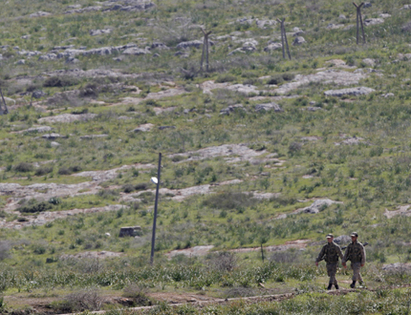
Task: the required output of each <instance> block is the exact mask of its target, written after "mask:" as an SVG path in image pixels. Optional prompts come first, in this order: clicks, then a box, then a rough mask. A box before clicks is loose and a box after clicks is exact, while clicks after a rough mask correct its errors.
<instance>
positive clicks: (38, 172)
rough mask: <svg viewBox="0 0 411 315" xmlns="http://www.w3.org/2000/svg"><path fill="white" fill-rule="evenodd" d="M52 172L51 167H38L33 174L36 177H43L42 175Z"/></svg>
mask: <svg viewBox="0 0 411 315" xmlns="http://www.w3.org/2000/svg"><path fill="white" fill-rule="evenodd" d="M52 171H53V167H50V166H42V167H39V168H38V169H36V172H35V174H36V176H43V175H46V174H49V173H51V172H52Z"/></svg>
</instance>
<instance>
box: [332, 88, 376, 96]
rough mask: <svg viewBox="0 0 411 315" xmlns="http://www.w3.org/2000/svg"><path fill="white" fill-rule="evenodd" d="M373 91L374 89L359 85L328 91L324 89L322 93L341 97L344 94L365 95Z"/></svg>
mask: <svg viewBox="0 0 411 315" xmlns="http://www.w3.org/2000/svg"><path fill="white" fill-rule="evenodd" d="M373 92H375V90H374V89H371V88H368V87H364V86H361V87H356V88H348V89H341V90H329V91H325V92H324V95H325V96H336V97H341V96H345V95H352V96H358V95H367V94H370V93H373Z"/></svg>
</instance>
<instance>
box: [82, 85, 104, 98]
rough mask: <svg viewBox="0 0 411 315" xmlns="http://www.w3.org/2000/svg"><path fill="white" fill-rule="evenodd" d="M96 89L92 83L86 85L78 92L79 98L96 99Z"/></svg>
mask: <svg viewBox="0 0 411 315" xmlns="http://www.w3.org/2000/svg"><path fill="white" fill-rule="evenodd" d="M98 92H99V91H98V87H97V85H96V84H94V83H89V84H87V85H86V86H85V87H84V89H81V90H80V94H79V95H80V97H90V98H97V97H98Z"/></svg>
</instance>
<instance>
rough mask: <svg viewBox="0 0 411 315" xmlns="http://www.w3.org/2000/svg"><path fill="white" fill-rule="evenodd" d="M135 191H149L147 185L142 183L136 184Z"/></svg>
mask: <svg viewBox="0 0 411 315" xmlns="http://www.w3.org/2000/svg"><path fill="white" fill-rule="evenodd" d="M134 189H135V190H146V189H147V184H144V183H140V184H136V185H135V186H134Z"/></svg>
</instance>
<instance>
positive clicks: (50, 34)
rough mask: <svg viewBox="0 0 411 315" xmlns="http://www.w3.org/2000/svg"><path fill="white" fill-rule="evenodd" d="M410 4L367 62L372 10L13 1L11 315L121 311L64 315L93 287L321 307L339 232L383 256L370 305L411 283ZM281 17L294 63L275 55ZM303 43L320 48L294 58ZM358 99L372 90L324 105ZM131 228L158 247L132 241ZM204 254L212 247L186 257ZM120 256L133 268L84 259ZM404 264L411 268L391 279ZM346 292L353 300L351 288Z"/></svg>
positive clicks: (4, 122) (2, 228) (2, 160)
mask: <svg viewBox="0 0 411 315" xmlns="http://www.w3.org/2000/svg"><path fill="white" fill-rule="evenodd" d="M408 4H409V3H408V2H407V1H402V0H401V1H394V2H393V1H388V0H387V1H384V0H382V1H371V3H368V4H366V5H365V7H364V8H363V10H362V13H363V19H364V21H365V24H366V26H365V34H366V44H365V45H362V44H361V45H356V28H355V23H356V16H355V12H356V11H355V8H354V6H353V5H352V3H351V2H348V1H341V0H337V1H333V2H330V1H323V0H308V1H297V0H291V1H282V0H275V1H273V0H270V1H268V0H267V1H264V0H255V1H252V0H250V1H225V0H224V1H173V0H161V1H156V2H155V3H151V2H148V1H146V2H142V1H132V0H123V1H121V0H118V1H107V2H98V3H97V2H94V1H75V2H70V1H40V0H32V1H27V0H19V1H17V0H9V1H7V2H6V3H5V4H3V6H2V10H1V12H0V30H1V32H0V54H1V58H0V64H1V67H0V68H1V69H0V87H1V89H2V91H3V94H4V96H5V97H6V104H7V106H8V110H9V112H8V114H5V115H2V116H0V126H1V128H0V207H1V209H0V260H1V261H0V265H1V268H0V291H1V292H3V293H2V294H3V295H4V296H5V297H4V301H5V302H4V304H5V305H3V306H2V303H0V309H1V308H3V310H4V312H6V311H8V312H11V310H12V309H25V308H27V307H28V308H29V309H31V311H33V309H36V307H37V308H38V310H40V312H43V313H47V312H48V311H47V310H46V309H45V308H44V306H45V305H46V304H47V305H52V306H50V307H52V311H51V313H53V312H54V314H55V313H69V312H70V311H82V310H84V309H86V308H89V309H97V308H102V309H108V308H116V307H117V306H118V305H117V304H116V303H117V302H112V303H111V304H110V305H107V304H104V305H103V306H101V305H100V306H96V305H94V306H88V307H84V306H83V307H80V306H78V305H75V303H74V302H73V303H74V304H70V305H68V304H67V305H66V304H64V303H66V302H67V300H70V301H73V300H75V299H74V297H73V296H69V295H68V294H70V293H71V292H77V291H78V290H80V289H85V288H93V290H97V288H98V289H100V290H101V291H99V293H98V294H100V295H107V296H110V297H113V296H120V295H122V294H123V295H124V294H125V295H127V294H126V293H124V292H127V288H130V286H137V287H138V289H135V290H134V291H133V292H134V293H133V294H134V295H136V294H142V295H147V296H151V297H152V298H153V296H152V295H153V294H158V293H159V292H170V291H173V290H177V291H178V293H181V294H183V295H184V294H186V295H187V294H193V293H198V292H200V293H201V294H202V295H204V296H207V297H214V298H215V297H223V298H225V297H237V296H249V295H258V294H276V293H284V292H294V291H295V290H296V289H297V291H298V290H299V291H298V292H302V294H306V292H311V291H314V292H317V293H318V292H319V291H322V290H323V289H324V283H326V281H327V279H326V270H325V268H324V266H321V267H320V268H315V265H314V263H313V261H314V259H315V257H316V255H317V254H318V251H319V248H320V245H322V244H323V242H324V237H325V235H326V234H327V233H330V232H331V233H334V234H335V235H336V236H341V235H349V234H350V233H351V232H352V231H358V233H359V234H360V241H362V242H369V243H370V245H368V246H367V248H366V249H367V254H368V255H367V259H368V263H367V265H366V267H365V269H364V275H365V280H366V283H367V286H368V287H370V288H380V287H381V286H385V285H388V284H393V283H407V282H408V281H409V272H408V269H407V268H408V264H407V263H409V261H410V260H411V255H410V253H411V248H410V243H409V242H408V239H409V238H410V234H411V232H410V229H409V228H408V227H409V224H410V222H411V219H410V218H409V216H410V214H411V210H410V211H408V206H409V194H410V192H411V177H410V174H409V171H410V167H411V162H410V161H411V155H410V151H411V146H410V141H409V134H410V132H411V126H410V122H409V121H410V113H411V109H410V108H411V107H410V105H411V104H410V102H411V101H410V97H411V93H410V82H411V81H410V79H411V78H410V76H409V73H410V70H411V64H410V61H409V60H410V59H411V46H410V44H409V43H410V39H411V31H410V30H411V27H410V25H409V23H411V18H410V14H411V10H410V9H408V6H407V5H408ZM282 18H286V20H285V21H286V24H285V27H286V31H287V37H288V40H289V44H290V51H291V57H292V59H291V60H289V59H285V60H284V59H283V58H282V52H281V48H280V49H275V48H273V47H277V48H278V47H279V46H278V45H277V46H275V45H274V46H273V44H275V43H277V44H278V43H281V37H280V28H279V25H278V23H277V22H276V20H277V19H282ZM201 29H204V30H207V31H211V32H212V33H211V35H210V41H211V43H210V52H209V57H210V69H209V71H201V69H200V60H201V56H202V40H203V38H202V34H203V33H202V31H201ZM298 37H303V39H304V40H305V43H303V44H301V45H297V44H296V45H294V44H293V42H294V40H295V39H296V38H298ZM196 40H197V41H199V42H193V41H196ZM181 43H183V44H181ZM183 46H184V47H187V48H181V47H183ZM204 68H205V65H204ZM358 87H364V88H370V89H372V90H367V89H362V90H361V91H365V90H367V93H366V94H362V95H359V94H355V93H358V91H354V92H353V91H351V92H350V93H348V92H347V93H348V94H344V92H339V94H338V93H331V94H332V95H334V96H328V95H329V94H328V92H327V93H325V92H326V91H330V90H341V89H347V88H358ZM261 104H263V105H264V106H259V105H261ZM2 105H3V104H2ZM261 107H263V109H261ZM264 108H265V109H264ZM160 152H161V153H162V154H163V163H162V174H161V185H160V187H161V188H162V189H163V190H161V195H160V201H159V215H158V221H157V223H158V231H157V240H156V255H155V265H154V266H153V267H150V266H149V263H148V262H149V255H150V246H151V232H152V231H151V229H152V221H153V206H154V194H155V186H154V185H153V184H152V183H150V177H152V176H157V175H156V174H157V161H158V160H157V159H158V153H160ZM394 211H396V212H394ZM124 226H140V227H141V231H140V232H139V233H138V235H137V236H136V237H126V238H120V237H119V231H120V228H121V227H124ZM301 244H302V245H301ZM261 245H262V246H263V247H264V248H265V258H266V259H265V261H262V259H261V253H260V252H259V251H257V250H256V249H258V247H260V246H261ZM341 245H346V242H344V241H343V242H342V243H341ZM196 246H210V247H209V248H211V246H213V247H212V248H211V249H209V251H208V252H207V250H205V251H204V252H203V255H200V256H195V255H194V256H193V255H191V256H190V254H187V253H189V251H190V249H191V250H193V249H195V248H196ZM246 248H248V249H249V250H248V251H247V250H244V251H239V249H246ZM252 248H254V250H253V251H251V249H252ZM175 250H182V251H181V252H180V253H181V255H178V253H177V252H174V251H175ZM184 250H185V251H184ZM235 250H237V251H235ZM101 251H105V252H113V253H114V255H115V256H116V257H112V258H107V259H104V260H103V259H98V258H90V257H92V256H87V257H89V258H84V256H81V255H84V253H85V252H95V253H97V252H101ZM184 253H186V254H187V255H189V257H186V256H184V255H183V254H184ZM79 254H80V256H79ZM76 255H77V256H76ZM79 257H80V258H79ZM93 257H94V256H93ZM95 257H97V256H95ZM226 260H227V261H228V262H227V263H226V264H223V266H221V264H219V262H221V261H223V262H226ZM393 263H401V265H400V266H401V268H400V269H395V271H392V270H391V271H387V270H386V265H387V264H393ZM337 276H338V278H339V279H345V280H347V281H348V279H349V277H350V271H345V270H342V269H341V270H340V271H339V274H338V275H337ZM260 284H264V287H265V289H260V288H261V285H260ZM342 287H347V288H348V284H344V283H343V284H342ZM136 290H137V291H136ZM129 291H130V290H129ZM135 291H136V292H137V293H136V292H135ZM140 291H141V292H140ZM143 291H144V292H143ZM93 292H94V291H93ZM95 292H98V291H95ZM404 292H405V290H403V291H401V290H400V291H399V292H398V293H395V294H397V295H396V298H398V299H403V298H404V299H405V294H408V293H404ZM407 292H408V291H407ZM317 293H313V294H312V295H309V296H308V297H303V298H302V300H301V301H298V302H295V303H296V304H295V305H297V304H298V303H300V304H298V305H300V306H298V307H299V308H298V307H297V306H296V307H297V308H296V309H291V308H290V309H288V312H290V313H292V312H294V313H304V312H306V307H307V305H308V304H309V303H311V302H307V301H306V300H304V299H306V298H307V299H309V300H310V301H311V299H313V300H314V301H318V303H323V302H321V301H322V299H323V296H322V295H321V294H319V295H318V296H317ZM96 294H97V293H96ZM310 294H311V293H310ZM367 294H368V293H367ZM370 294H371V293H370ZM387 294H388V293H387ZM389 294H391V293H389ZM389 294H388V295H389ZM67 296H68V297H67ZM28 298H39V299H43V300H44V299H46V300H47V299H48V300H47V301H46V302H44V301H43V300H41V302H38V306H36V305H35V303H34V304H33V303H31V302H29V301H27V299H28ZM345 298H346V297H338V299H335V300H333V301H332V302H330V303H337V304H338V303H340V302H341V301H343V300H344V299H345ZM348 298H349V297H347V299H348ZM378 298H379V299H382V300H383V302H381V303H383V304H384V303H388V302H387V299H388V297H387V296H385V295H383V296H378ZM16 299H17V300H19V301H23V302H21V303H20V302H19V303H17V302H15V301H16ZM153 299H155V298H153ZM158 300H161V298H158ZM165 300H166V301H167V299H165ZM13 301H14V302H13ZM39 301H40V300H39ZM344 301H345V302H344V303H347V300H344ZM401 301H402V300H401ZM146 302H147V301H146ZM146 302H144V301H143V302H141V303H140V305H143V304H144V303H146ZM153 303H156V302H155V301H154V302H153ZM287 303H288V302H287ZM290 303H292V302H290ZM307 303H308V304H307ZM324 303H325V302H324ZM341 303H342V302H341ZM364 303H365V302H364ZM390 303H391V302H390ZM401 303H402V302H401ZM138 304H139V302H138V301H137V302H135V305H138ZM40 305H42V306H40ZM62 305H63V306H62ZM310 305H311V304H310ZM321 305H324V307H325V309H329V308H330V309H331V308H333V307H332V306H330V305H328V304H327V305H325V304H321ZM364 305H365V304H364ZM387 305H388V304H387ZM401 305H402V304H401ZM404 305H405V304H404ZM164 307H165V306H164ZM281 307H283V306H278V308H277V306H275V307H274V306H273V311H272V312H274V311H275V312H281V313H283V312H285V311H286V310H285V309H281ZM284 307H285V306H284ZM364 307H366V306H364ZM408 307H409V305H408ZM405 309H406V305H405V306H404V308H403V309H401V310H399V312H400V311H404V310H405ZM31 311H28V312H31ZM220 311H221V312H222V314H226V313H227V314H229V313H230V312H231V313H233V312H234V311H233V310H229V309H228V308H227V309H224V310H223V309H222V310H220ZM220 311H219V312H220ZM164 312H167V310H165V311H164ZM182 312H183V311H182ZM187 312H189V311H188V310H187ZM216 312H217V311H216ZM250 312H251V310H250ZM256 312H257V311H256ZM267 312H268V311H267ZM275 312H274V313H275ZM318 312H320V311H318ZM324 312H325V311H324ZM353 312H354V311H353ZM367 312H369V313H378V312H380V313H381V312H382V311H381V310H379V309H377V308H376V309H375V310H374V309H372V310H371V309H367ZM231 313H230V314H231ZM250 314H251V313H250ZM260 314H261V313H260Z"/></svg>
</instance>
